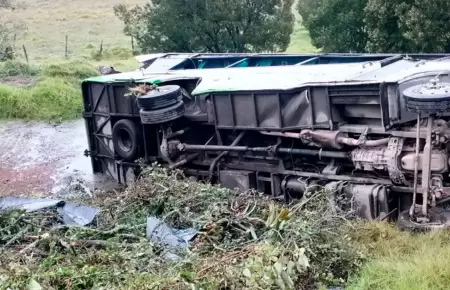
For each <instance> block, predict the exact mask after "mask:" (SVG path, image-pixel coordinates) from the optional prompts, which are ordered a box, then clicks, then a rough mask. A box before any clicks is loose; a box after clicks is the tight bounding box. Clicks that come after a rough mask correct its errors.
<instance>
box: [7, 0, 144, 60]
mask: <svg viewBox="0 0 450 290" xmlns="http://www.w3.org/2000/svg"><path fill="white" fill-rule="evenodd" d="M21 3H23V6H24V8H23V9H18V10H15V11H14V12H13V13H14V17H17V18H18V19H20V20H22V21H23V22H24V23H25V24H26V26H27V30H26V31H25V33H24V34H22V35H19V36H18V45H20V46H21V45H22V44H24V45H25V47H26V48H27V50H28V55H29V58H30V59H32V60H47V59H48V58H49V57H51V58H53V57H55V58H60V57H63V56H64V47H65V36H66V35H68V40H69V41H68V44H69V45H68V49H69V54H70V55H71V56H77V55H80V54H82V53H84V51H85V49H86V47H87V46H89V45H93V46H95V47H99V45H100V42H101V41H102V40H103V45H104V47H105V48H111V47H127V48H130V47H131V43H130V39H129V38H128V37H126V36H125V35H123V33H122V29H123V25H122V23H121V21H120V20H119V19H117V18H116V17H115V15H114V12H113V7H114V5H117V4H127V5H137V4H144V3H146V1H145V0H108V1H89V0H73V1H67V0H21Z"/></svg>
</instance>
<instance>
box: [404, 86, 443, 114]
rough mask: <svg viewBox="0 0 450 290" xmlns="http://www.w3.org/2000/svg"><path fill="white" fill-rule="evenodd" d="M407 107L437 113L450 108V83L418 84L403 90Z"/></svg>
mask: <svg viewBox="0 0 450 290" xmlns="http://www.w3.org/2000/svg"><path fill="white" fill-rule="evenodd" d="M403 97H404V98H405V104H406V108H407V109H408V110H409V111H412V112H416V113H429V114H437V113H442V112H447V111H448V110H450V84H449V83H435V84H427V85H416V86H413V87H410V88H408V89H406V90H405V91H404V92H403Z"/></svg>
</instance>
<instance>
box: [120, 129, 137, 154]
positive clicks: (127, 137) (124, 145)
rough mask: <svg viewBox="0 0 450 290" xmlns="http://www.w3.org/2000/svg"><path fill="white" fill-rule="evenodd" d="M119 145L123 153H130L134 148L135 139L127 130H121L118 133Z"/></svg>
mask: <svg viewBox="0 0 450 290" xmlns="http://www.w3.org/2000/svg"><path fill="white" fill-rule="evenodd" d="M118 137H119V138H118V139H119V140H118V144H119V147H120V149H121V150H122V151H125V152H130V151H131V149H132V147H133V139H132V138H131V134H130V132H128V130H126V129H121V130H119V132H118Z"/></svg>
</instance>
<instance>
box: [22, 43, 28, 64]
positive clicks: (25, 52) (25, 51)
mask: <svg viewBox="0 0 450 290" xmlns="http://www.w3.org/2000/svg"><path fill="white" fill-rule="evenodd" d="M22 48H23V54H24V55H25V59H26V60H27V63H29V62H28V53H27V49H26V48H25V45H24V44H22Z"/></svg>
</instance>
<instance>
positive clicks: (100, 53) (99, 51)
mask: <svg viewBox="0 0 450 290" xmlns="http://www.w3.org/2000/svg"><path fill="white" fill-rule="evenodd" d="M102 53H103V40H102V41H101V42H100V48H99V50H98V57H99V58H101V57H102Z"/></svg>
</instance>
